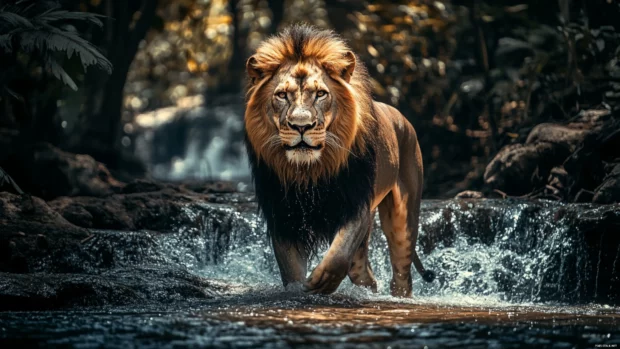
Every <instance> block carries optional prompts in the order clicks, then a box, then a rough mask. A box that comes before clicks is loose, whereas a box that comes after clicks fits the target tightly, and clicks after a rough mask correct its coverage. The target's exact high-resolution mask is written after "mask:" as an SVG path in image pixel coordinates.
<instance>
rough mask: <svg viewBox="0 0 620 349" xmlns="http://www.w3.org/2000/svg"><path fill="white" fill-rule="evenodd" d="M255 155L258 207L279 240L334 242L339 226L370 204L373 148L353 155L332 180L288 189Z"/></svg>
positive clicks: (302, 243) (305, 244)
mask: <svg viewBox="0 0 620 349" xmlns="http://www.w3.org/2000/svg"><path fill="white" fill-rule="evenodd" d="M252 155H253V154H252V153H251V152H250V160H251V165H252V172H253V177H254V186H255V190H256V197H257V201H258V205H259V208H260V210H261V211H262V213H263V217H264V218H265V221H266V222H267V229H268V230H269V234H270V235H271V236H272V237H274V238H277V239H280V240H282V241H286V242H290V243H294V244H297V245H299V246H303V247H308V248H310V249H315V248H317V247H318V246H319V245H321V244H323V243H326V242H327V243H328V242H331V240H332V239H333V238H334V236H335V234H336V233H337V232H338V230H339V229H340V228H342V227H343V226H344V225H345V224H347V223H349V222H351V221H352V220H354V219H358V218H359V216H360V213H361V212H362V210H368V209H369V207H370V204H371V202H372V197H373V184H374V179H375V162H374V152H372V151H369V152H368V154H367V155H366V156H359V157H354V156H351V157H350V159H349V163H348V166H347V167H346V168H344V169H343V170H341V171H340V172H339V173H338V174H337V175H336V176H334V177H332V178H330V179H329V180H321V181H319V182H318V183H314V184H310V185H308V186H307V187H304V188H299V187H296V186H294V185H293V186H290V187H288V188H286V189H285V188H284V187H283V186H282V184H281V183H280V181H279V179H278V177H277V175H276V174H275V172H274V171H273V170H271V169H270V168H269V167H268V166H267V165H266V164H265V163H264V162H257V161H256V158H255V157H254V158H253V157H252Z"/></svg>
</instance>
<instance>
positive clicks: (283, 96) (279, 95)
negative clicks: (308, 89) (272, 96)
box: [276, 92, 286, 99]
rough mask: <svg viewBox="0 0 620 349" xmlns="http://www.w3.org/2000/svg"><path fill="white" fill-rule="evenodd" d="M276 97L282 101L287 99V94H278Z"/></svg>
mask: <svg viewBox="0 0 620 349" xmlns="http://www.w3.org/2000/svg"><path fill="white" fill-rule="evenodd" d="M276 96H278V98H280V99H286V92H278V93H276Z"/></svg>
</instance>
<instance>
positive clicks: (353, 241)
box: [306, 210, 371, 294]
mask: <svg viewBox="0 0 620 349" xmlns="http://www.w3.org/2000/svg"><path fill="white" fill-rule="evenodd" d="M370 222H371V214H370V212H369V211H368V212H367V211H366V210H364V211H363V213H362V214H361V217H359V218H358V219H356V220H354V221H352V222H350V223H348V224H346V225H345V226H344V227H343V228H342V229H340V231H339V232H338V233H337V234H336V237H335V238H334V241H332V243H331V245H330V246H329V250H327V253H326V254H325V256H324V257H323V260H322V261H321V263H319V265H318V266H317V267H316V268H314V270H313V271H312V273H311V274H310V277H308V279H307V280H306V291H307V292H310V293H323V294H329V293H333V292H334V291H336V289H337V288H338V286H340V283H341V282H342V280H343V279H344V278H345V277H346V276H347V273H348V271H349V268H350V266H351V261H352V259H353V255H354V254H355V252H356V251H357V248H358V247H359V246H360V244H361V243H362V241H363V239H364V238H365V237H366V236H365V234H362V233H360V232H362V231H364V229H360V228H361V227H364V226H366V225H369V224H370Z"/></svg>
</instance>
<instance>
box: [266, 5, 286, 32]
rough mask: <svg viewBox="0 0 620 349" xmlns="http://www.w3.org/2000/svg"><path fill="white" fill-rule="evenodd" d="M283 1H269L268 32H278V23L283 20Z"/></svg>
mask: <svg viewBox="0 0 620 349" xmlns="http://www.w3.org/2000/svg"><path fill="white" fill-rule="evenodd" d="M285 2H286V1H285V0H277V1H269V8H270V9H271V28H270V34H276V33H277V32H278V29H279V27H280V24H281V23H282V21H283V20H284V3H285Z"/></svg>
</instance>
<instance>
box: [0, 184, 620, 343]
mask: <svg viewBox="0 0 620 349" xmlns="http://www.w3.org/2000/svg"><path fill="white" fill-rule="evenodd" d="M233 201H234V202H233V203H230V202H228V203H221V204H214V203H189V204H188V205H187V206H186V207H185V209H184V210H183V212H182V213H181V214H182V215H183V216H184V217H183V220H182V221H185V222H187V221H191V222H194V223H193V224H191V225H188V224H183V225H179V226H178V229H176V232H173V233H166V234H161V233H156V232H135V233H126V232H123V233H121V232H114V231H97V232H94V233H95V235H96V237H95V238H93V239H92V240H90V241H89V242H88V243H87V247H88V251H90V252H89V253H91V254H93V258H92V260H93V261H100V260H102V256H105V258H103V259H105V260H107V261H108V263H109V264H112V265H114V266H115V267H118V268H131V267H132V266H134V265H144V264H151V265H153V267H154V268H157V267H158V266H160V267H161V268H164V267H170V266H174V265H176V266H177V267H183V268H187V269H188V270H190V271H191V272H192V273H193V274H196V275H200V276H203V277H206V278H208V279H217V280H219V281H218V282H219V285H224V286H225V288H226V289H227V290H228V291H227V292H226V293H225V294H218V293H215V294H213V297H214V298H213V299H212V300H202V301H193V302H188V303H171V304H170V305H167V306H166V305H149V304H144V305H143V306H140V307H132V306H130V307H116V308H112V309H110V308H105V309H103V310H104V311H103V312H102V311H101V310H85V311H71V312H41V313H0V343H8V344H10V343H11V342H10V339H11V338H34V339H33V340H34V341H35V342H34V343H39V344H41V343H43V344H44V345H45V346H78V347H92V346H96V347H100V346H103V347H126V346H127V345H128V343H132V344H133V345H139V346H143V347H216V348H229V347H237V348H272V347H308V348H310V347H318V346H323V347H324V346H325V345H338V346H339V347H345V348H347V347H350V348H353V347H355V348H359V347H368V348H375V347H378V348H385V347H390V346H391V347H393V348H398V347H403V348H409V347H424V346H428V347H445V346H458V347H476V348H500V347H501V348H522V347H525V346H527V347H539V348H546V347H558V348H565V347H566V348H570V347H594V345H597V344H598V345H601V344H605V345H618V344H620V331H619V330H618V328H619V324H620V310H619V309H618V308H616V307H614V306H613V305H611V306H610V305H607V303H615V304H617V303H618V295H617V291H616V290H618V289H619V288H620V285H618V282H619V281H618V274H617V266H618V265H619V264H618V263H620V261H619V260H618V258H619V257H618V255H619V252H618V246H619V244H618V236H617V234H613V233H608V232H607V231H606V230H605V224H602V225H601V222H600V221H598V223H597V221H596V220H597V218H596V217H611V216H614V217H615V216H617V215H618V214H620V213H619V212H616V211H617V210H613V208H612V209H610V207H601V206H599V207H597V206H588V205H566V206H564V205H560V204H555V203H549V202H524V201H511V200H501V201H493V200H490V201H459V200H452V201H426V202H423V207H422V219H421V232H420V239H419V245H418V249H419V252H420V253H421V258H422V260H423V261H424V263H425V265H426V266H427V268H431V269H434V270H435V271H436V272H437V280H436V281H435V282H433V283H430V284H429V283H425V282H423V281H421V280H420V278H419V277H418V276H417V275H416V276H415V279H414V297H413V299H409V300H404V299H399V298H392V297H390V296H389V292H388V283H389V279H390V277H391V270H390V269H391V267H390V263H389V259H388V258H389V257H388V253H387V249H386V241H385V238H384V237H383V235H382V234H381V233H380V231H379V230H378V229H375V231H374V233H373V240H372V245H371V249H370V258H371V263H372V266H373V268H374V271H375V275H376V277H377V280H378V283H379V292H378V294H372V293H371V292H369V291H367V290H365V289H362V288H359V287H356V286H353V285H352V284H351V283H350V282H349V281H348V280H345V282H344V283H343V285H341V287H340V288H339V289H338V291H337V292H336V293H335V294H333V295H330V296H314V295H306V294H304V293H303V291H301V290H296V289H293V290H287V291H285V290H283V289H282V287H281V285H280V280H279V276H278V269H277V266H276V264H275V262H274V258H273V253H272V251H271V247H270V245H269V243H268V242H267V239H266V234H265V231H264V224H263V223H262V221H261V220H260V219H259V218H258V216H257V213H256V207H255V205H254V203H253V202H251V201H252V200H251V197H248V196H247V195H245V194H243V195H239V196H238V197H236V198H235V200H233ZM605 219H606V218H603V220H605ZM614 219H615V218H614ZM599 220H600V219H599ZM602 223H605V222H602ZM586 227H589V228H588V229H586ZM138 247H139V248H138ZM66 258H68V259H70V258H71V257H70V256H67V257H66ZM42 263H45V261H42ZM316 263H317V260H315V261H313V266H314V265H316ZM83 267H84V268H96V265H93V266H83ZM226 285H227V286H226ZM614 292H616V293H614ZM169 297H174V295H164V297H163V298H164V299H165V298H169ZM593 302H598V304H597V303H593ZM575 304H577V305H575ZM579 304H581V305H579ZM3 338H4V339H7V338H8V340H9V341H8V342H6V341H5V342H2V339H3Z"/></svg>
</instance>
